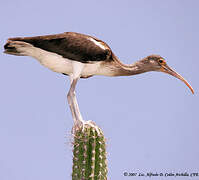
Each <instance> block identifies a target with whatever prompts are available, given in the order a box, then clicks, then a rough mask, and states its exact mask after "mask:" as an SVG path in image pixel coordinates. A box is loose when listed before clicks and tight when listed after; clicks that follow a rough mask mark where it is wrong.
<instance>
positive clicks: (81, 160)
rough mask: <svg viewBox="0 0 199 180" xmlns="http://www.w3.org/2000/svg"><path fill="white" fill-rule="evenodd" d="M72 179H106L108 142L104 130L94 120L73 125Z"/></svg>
mask: <svg viewBox="0 0 199 180" xmlns="http://www.w3.org/2000/svg"><path fill="white" fill-rule="evenodd" d="M73 135H74V144H73V145H74V148H73V172H72V180H106V179H107V160H106V144H105V138H104V135H103V132H102V130H101V129H100V128H99V127H98V126H96V124H94V122H92V121H87V122H85V123H84V125H83V126H81V127H78V126H75V125H74V127H73Z"/></svg>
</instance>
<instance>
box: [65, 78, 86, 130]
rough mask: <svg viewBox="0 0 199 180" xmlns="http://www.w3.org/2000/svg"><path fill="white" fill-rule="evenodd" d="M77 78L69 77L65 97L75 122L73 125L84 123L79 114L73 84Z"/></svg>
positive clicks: (74, 84)
mask: <svg viewBox="0 0 199 180" xmlns="http://www.w3.org/2000/svg"><path fill="white" fill-rule="evenodd" d="M78 79H79V78H75V79H73V78H71V87H70V90H69V93H68V96H67V98H68V103H69V106H70V109H71V113H72V116H73V119H74V123H75V125H77V126H78V127H80V126H82V125H84V120H83V118H82V116H81V113H80V110H79V106H78V103H77V99H76V96H75V86H76V84H77V81H78Z"/></svg>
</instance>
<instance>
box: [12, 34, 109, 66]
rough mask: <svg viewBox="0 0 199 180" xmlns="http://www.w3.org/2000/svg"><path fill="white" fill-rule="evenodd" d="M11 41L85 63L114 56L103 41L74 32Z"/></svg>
mask: <svg viewBox="0 0 199 180" xmlns="http://www.w3.org/2000/svg"><path fill="white" fill-rule="evenodd" d="M9 40H11V41H24V42H27V43H30V44H32V45H33V46H35V47H38V48H41V49H43V50H46V51H49V52H53V53H57V54H59V55H61V56H63V57H64V58H68V59H71V60H74V61H79V62H83V63H91V62H94V61H105V60H108V59H109V58H110V57H111V55H112V51H111V49H110V47H109V46H108V45H107V44H106V43H104V42H103V41H101V40H99V39H97V38H95V37H92V36H88V35H84V34H80V33H74V32H65V33H62V34H56V35H47V36H35V37H24V38H21V37H19V38H10V39H9ZM96 42H97V43H96Z"/></svg>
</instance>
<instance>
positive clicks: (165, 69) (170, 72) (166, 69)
mask: <svg viewBox="0 0 199 180" xmlns="http://www.w3.org/2000/svg"><path fill="white" fill-rule="evenodd" d="M160 71H162V72H164V73H167V74H170V75H172V76H174V77H176V78H178V79H180V80H181V81H183V82H184V83H185V84H186V85H187V86H188V87H189V89H190V90H191V92H192V93H193V94H194V90H193V88H192V87H191V85H190V84H189V83H188V82H187V81H186V80H185V79H184V78H183V77H182V76H181V75H180V74H178V73H177V72H175V71H174V70H173V69H171V68H170V67H169V66H168V65H166V64H165V65H162V68H161V70H160Z"/></svg>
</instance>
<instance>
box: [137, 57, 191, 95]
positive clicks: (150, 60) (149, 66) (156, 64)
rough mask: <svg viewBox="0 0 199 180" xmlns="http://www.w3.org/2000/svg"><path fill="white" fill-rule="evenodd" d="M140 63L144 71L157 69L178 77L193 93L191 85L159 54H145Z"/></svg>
mask: <svg viewBox="0 0 199 180" xmlns="http://www.w3.org/2000/svg"><path fill="white" fill-rule="evenodd" d="M140 62H141V65H142V66H143V65H144V69H145V72H147V71H159V72H164V73H167V74H170V75H172V76H174V77H176V78H178V79H180V80H181V81H183V82H184V83H185V84H186V85H187V86H188V87H189V89H190V90H191V92H192V93H193V94H194V90H193V88H192V87H191V85H190V84H189V83H188V82H187V81H186V80H185V79H184V78H183V77H182V76H181V75H180V74H178V73H177V72H175V71H174V70H173V69H171V68H170V67H169V66H168V65H167V63H166V61H165V59H164V58H163V57H161V56H159V55H150V56H147V57H146V58H144V59H142V60H141V61H140Z"/></svg>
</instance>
